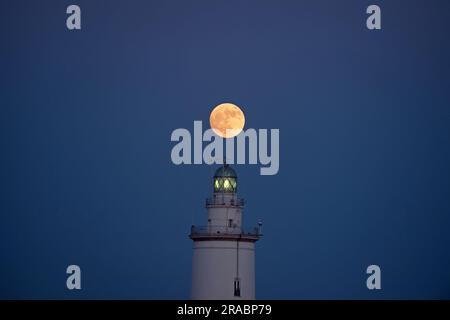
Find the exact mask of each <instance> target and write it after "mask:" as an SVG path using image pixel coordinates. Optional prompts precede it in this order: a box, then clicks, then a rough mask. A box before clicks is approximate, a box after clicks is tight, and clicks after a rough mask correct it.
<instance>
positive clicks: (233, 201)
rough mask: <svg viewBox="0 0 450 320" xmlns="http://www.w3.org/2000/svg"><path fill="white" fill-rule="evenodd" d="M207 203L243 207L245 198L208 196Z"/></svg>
mask: <svg viewBox="0 0 450 320" xmlns="http://www.w3.org/2000/svg"><path fill="white" fill-rule="evenodd" d="M206 205H207V206H224V205H229V206H236V207H243V206H244V199H240V198H237V199H227V198H222V197H216V198H207V199H206Z"/></svg>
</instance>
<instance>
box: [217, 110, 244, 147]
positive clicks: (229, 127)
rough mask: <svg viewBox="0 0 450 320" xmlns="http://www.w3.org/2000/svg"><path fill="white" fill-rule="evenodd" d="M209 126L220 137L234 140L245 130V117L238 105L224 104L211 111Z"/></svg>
mask: <svg viewBox="0 0 450 320" xmlns="http://www.w3.org/2000/svg"><path fill="white" fill-rule="evenodd" d="M209 124H210V125H211V129H213V131H214V133H215V134H217V135H218V136H219V137H222V138H233V137H235V136H237V135H238V134H239V133H240V132H241V131H242V129H243V128H244V125H245V116H244V113H243V112H242V110H241V109H240V108H239V107H238V106H237V105H234V104H232V103H222V104H219V105H218V106H217V107H215V108H214V109H213V111H211V115H210V116H209Z"/></svg>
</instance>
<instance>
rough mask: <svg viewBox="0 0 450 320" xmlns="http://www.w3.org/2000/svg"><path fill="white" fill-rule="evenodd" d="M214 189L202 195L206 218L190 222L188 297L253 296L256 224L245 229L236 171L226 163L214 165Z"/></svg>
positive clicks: (250, 297) (257, 233) (242, 203)
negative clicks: (199, 223) (200, 223)
mask: <svg viewBox="0 0 450 320" xmlns="http://www.w3.org/2000/svg"><path fill="white" fill-rule="evenodd" d="M213 185H214V192H213V195H212V197H211V198H208V199H206V209H207V216H208V221H207V224H206V225H204V226H192V227H191V234H190V235H189V237H190V238H191V239H192V240H193V241H194V245H193V251H194V252H193V257H192V299H195V300H200V299H224V300H225V299H226V300H229V299H255V242H256V241H258V239H259V238H260V236H261V233H260V228H261V224H260V225H259V227H256V228H252V229H249V230H245V229H244V228H243V224H242V210H243V207H244V200H243V199H239V198H238V197H237V193H236V192H237V175H236V172H235V171H234V170H233V169H232V168H231V167H230V166H229V165H227V164H226V163H225V164H224V165H223V166H222V167H220V168H219V169H217V171H216V173H215V174H214V179H213Z"/></svg>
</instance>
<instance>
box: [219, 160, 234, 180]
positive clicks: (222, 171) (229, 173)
mask: <svg viewBox="0 0 450 320" xmlns="http://www.w3.org/2000/svg"><path fill="white" fill-rule="evenodd" d="M214 178H237V175H236V171H234V169H233V168H231V167H230V166H229V165H228V164H226V163H225V164H224V165H223V166H222V167H220V168H219V169H217V170H216V173H215V174H214Z"/></svg>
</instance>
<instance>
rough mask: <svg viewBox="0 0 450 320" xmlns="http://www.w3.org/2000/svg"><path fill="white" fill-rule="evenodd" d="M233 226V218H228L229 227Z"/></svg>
mask: <svg viewBox="0 0 450 320" xmlns="http://www.w3.org/2000/svg"><path fill="white" fill-rule="evenodd" d="M232 226H233V219H230V220H228V227H230V228H231V227H232Z"/></svg>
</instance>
